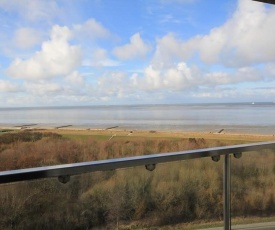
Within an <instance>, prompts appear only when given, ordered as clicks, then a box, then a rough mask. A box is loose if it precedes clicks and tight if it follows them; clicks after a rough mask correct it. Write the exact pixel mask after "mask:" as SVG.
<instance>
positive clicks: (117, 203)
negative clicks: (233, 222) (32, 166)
mask: <svg viewBox="0 0 275 230" xmlns="http://www.w3.org/2000/svg"><path fill="white" fill-rule="evenodd" d="M149 168H150V167H149ZM0 202H1V204H0V215H1V218H0V227H1V229H41V228H43V229H92V228H95V227H97V228H102V229H106V228H109V229H125V228H128V229H129V228H149V227H157V228H161V227H163V228H164V227H165V226H177V227H179V228H183V229H194V228H196V227H194V226H197V227H198V228H199V227H200V228H202V227H205V228H206V227H211V226H212V227H213V226H222V218H223V214H222V212H223V200H222V161H219V162H218V163H216V162H213V161H212V160H211V158H203V159H196V160H189V161H180V162H173V163H165V164H159V165H156V168H155V170H153V171H149V170H146V169H145V167H144V166H142V167H134V168H128V169H120V170H114V171H107V172H96V173H87V174H82V175H77V176H71V178H70V181H69V182H68V183H66V184H62V183H60V182H59V181H58V179H57V178H50V179H43V180H35V181H30V182H18V183H13V184H5V185H1V186H0Z"/></svg>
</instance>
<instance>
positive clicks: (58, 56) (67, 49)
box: [6, 25, 82, 80]
mask: <svg viewBox="0 0 275 230" xmlns="http://www.w3.org/2000/svg"><path fill="white" fill-rule="evenodd" d="M71 36H72V33H71V31H70V30H69V29H68V28H67V27H60V26H57V25H56V26H54V27H53V28H52V32H51V39H50V40H49V41H46V42H43V44H42V48H41V51H39V52H37V53H35V54H34V55H33V56H32V57H31V58H29V59H27V60H22V59H20V58H17V59H15V60H14V61H13V62H12V63H11V65H10V66H9V67H8V69H7V70H6V74H7V75H8V76H10V77H13V78H21V79H27V80H39V79H46V78H53V77H57V76H64V75H67V74H70V73H71V72H72V71H73V70H75V68H76V67H78V66H79V65H80V63H81V59H82V52H81V48H80V47H79V46H74V45H70V44H69V42H68V40H69V39H70V38H71Z"/></svg>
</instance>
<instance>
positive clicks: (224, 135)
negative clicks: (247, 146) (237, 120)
mask: <svg viewBox="0 0 275 230" xmlns="http://www.w3.org/2000/svg"><path fill="white" fill-rule="evenodd" d="M2 130H11V131H23V130H30V131H38V132H39V131H43V132H55V133H59V134H61V135H76V136H77V135H80V136H81V135H82V136H83V135H84V136H94V135H102V136H113V135H115V136H118V137H119V136H121V137H156V138H205V139H232V140H248V141H250V140H255V141H269V140H275V135H274V134H266V133H251V132H249V133H240V132H239V133H238V132H228V130H227V129H226V128H224V129H216V131H215V132H214V131H213V130H194V131H190V130H162V129H161V130H153V129H124V128H123V127H122V128H121V127H119V126H113V127H107V128H89V127H83V126H73V125H59V126H41V125H36V124H29V125H16V126H11V125H5V126H4V125H0V133H1V131H2ZM3 133H4V132H3ZM5 133H6V132H5Z"/></svg>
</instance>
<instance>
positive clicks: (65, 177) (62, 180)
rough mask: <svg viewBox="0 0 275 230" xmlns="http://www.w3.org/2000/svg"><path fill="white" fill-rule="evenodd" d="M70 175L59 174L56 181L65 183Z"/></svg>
mask: <svg viewBox="0 0 275 230" xmlns="http://www.w3.org/2000/svg"><path fill="white" fill-rule="evenodd" d="M70 179H71V177H70V176H69V175H66V176H59V177H58V181H59V182H60V183H62V184H66V183H68V182H69V181H70Z"/></svg>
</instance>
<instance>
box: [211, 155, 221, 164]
mask: <svg viewBox="0 0 275 230" xmlns="http://www.w3.org/2000/svg"><path fill="white" fill-rule="evenodd" d="M211 158H212V161H215V162H218V161H219V160H220V159H221V156H220V155H217V156H212V157H211Z"/></svg>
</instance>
